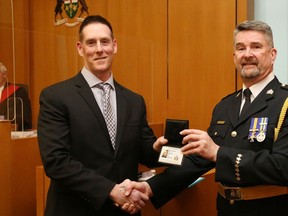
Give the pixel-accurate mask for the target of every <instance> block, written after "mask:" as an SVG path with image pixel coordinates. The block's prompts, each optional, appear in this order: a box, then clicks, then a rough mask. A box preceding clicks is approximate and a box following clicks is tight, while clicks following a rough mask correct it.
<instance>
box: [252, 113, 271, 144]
mask: <svg viewBox="0 0 288 216" xmlns="http://www.w3.org/2000/svg"><path fill="white" fill-rule="evenodd" d="M267 126H268V117H260V118H252V120H251V124H250V129H249V136H248V139H249V140H250V142H254V139H256V140H257V141H258V142H263V141H264V140H265V138H266V131H267Z"/></svg>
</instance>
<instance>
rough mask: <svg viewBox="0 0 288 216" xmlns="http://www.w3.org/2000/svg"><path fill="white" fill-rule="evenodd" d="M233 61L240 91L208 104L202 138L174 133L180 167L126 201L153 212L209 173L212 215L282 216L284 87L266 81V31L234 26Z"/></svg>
mask: <svg viewBox="0 0 288 216" xmlns="http://www.w3.org/2000/svg"><path fill="white" fill-rule="evenodd" d="M233 55H234V62H235V65H236V68H237V71H238V73H239V74H240V76H241V78H242V81H243V89H242V90H240V91H237V92H235V93H233V94H230V95H228V96H227V97H225V98H223V99H222V100H221V102H220V103H218V104H217V105H216V107H215V108H214V111H213V115H212V120H211V123H210V127H209V129H208V132H205V131H202V130H196V129H187V130H183V131H182V132H181V134H182V135H184V136H185V137H184V138H183V144H184V145H185V146H184V147H182V152H183V154H184V155H187V156H186V158H185V159H184V163H183V166H182V167H179V166H177V167H170V168H168V169H167V170H166V171H164V172H163V173H161V174H159V175H156V176H155V177H153V178H151V179H149V180H148V181H147V182H148V184H147V182H145V183H143V184H140V183H134V185H130V186H129V187H126V190H127V191H126V192H127V194H129V191H130V188H133V187H136V188H138V190H142V191H143V192H145V193H146V194H149V195H150V196H151V197H152V198H151V200H152V201H153V203H154V205H155V206H156V207H160V206H161V205H163V204H164V203H166V202H167V201H168V200H169V199H171V198H172V197H174V196H176V194H178V193H179V192H180V191H181V190H183V189H185V188H186V187H187V186H188V185H189V184H190V183H191V182H192V181H194V180H196V179H197V178H198V177H199V176H200V175H202V174H203V173H205V172H207V171H208V170H210V169H211V168H213V167H216V171H215V180H216V182H219V193H218V196H217V210H218V215H219V216H231V215H233V216H259V215H261V216H263V215H265V216H268V215H269V216H271V215H277V216H279V215H281V216H282V215H287V213H288V205H287V203H288V194H287V192H288V191H287V185H288V118H287V114H286V111H287V109H288V100H287V98H288V87H287V85H282V84H281V83H280V82H279V81H278V79H277V78H276V77H275V76H274V74H273V65H274V61H275V59H276V55H277V51H276V49H275V48H274V45H273V36H272V30H271V28H270V27H269V26H268V25H267V24H266V23H263V22H260V21H253V20H252V21H246V22H243V23H241V24H239V25H238V26H237V27H236V29H235V31H234V53H233ZM248 89H249V90H250V93H249V90H248ZM247 91H248V94H247ZM244 94H245V96H244ZM246 107H247V108H246ZM281 110H283V111H281ZM128 189H129V190H128ZM207 193H209V191H207ZM203 206H205V203H203Z"/></svg>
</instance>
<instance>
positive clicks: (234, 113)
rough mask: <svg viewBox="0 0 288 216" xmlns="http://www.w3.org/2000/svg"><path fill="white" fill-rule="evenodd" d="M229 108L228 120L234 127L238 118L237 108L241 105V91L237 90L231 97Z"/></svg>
mask: <svg viewBox="0 0 288 216" xmlns="http://www.w3.org/2000/svg"><path fill="white" fill-rule="evenodd" d="M231 103H232V104H231V109H229V110H228V116H229V118H230V122H231V124H232V125H233V127H235V126H236V125H237V123H238V119H239V110H240V105H241V91H239V92H238V93H237V94H236V96H235V97H234V98H233V99H232V102H231Z"/></svg>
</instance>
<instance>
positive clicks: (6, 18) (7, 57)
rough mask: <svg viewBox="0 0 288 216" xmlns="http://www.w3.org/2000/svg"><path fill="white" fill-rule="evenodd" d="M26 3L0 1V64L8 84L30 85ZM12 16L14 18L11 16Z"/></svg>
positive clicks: (26, 1) (18, 0) (27, 10)
mask: <svg viewBox="0 0 288 216" xmlns="http://www.w3.org/2000/svg"><path fill="white" fill-rule="evenodd" d="M28 1H29V0H17V1H15V0H14V1H12V2H13V4H11V0H1V2H0V14H1V15H0V32H1V34H0V47H1V52H0V62H2V63H3V64H4V65H5V66H6V67H7V70H8V80H9V81H10V82H14V81H15V82H16V83H25V84H28V85H30V55H29V51H30V43H29V42H30V41H29V4H28ZM12 5H13V7H12ZM12 8H13V11H12ZM13 14H14V16H12V15H13ZM13 25H14V31H13V28H12V27H13ZM13 35H14V40H13ZM13 41H14V45H13ZM13 46H14V47H13ZM13 58H14V61H13ZM14 73H15V76H14Z"/></svg>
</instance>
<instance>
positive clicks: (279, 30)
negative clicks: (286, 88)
mask: <svg viewBox="0 0 288 216" xmlns="http://www.w3.org/2000/svg"><path fill="white" fill-rule="evenodd" d="M254 19H256V20H261V21H264V22H266V23H267V24H268V25H269V26H270V27H271V28H272V31H273V37H274V46H275V48H276V49H277V50H278V55H277V59H276V62H275V67H274V73H275V75H276V76H277V77H278V79H279V80H280V82H282V83H288V1H287V0H254Z"/></svg>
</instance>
